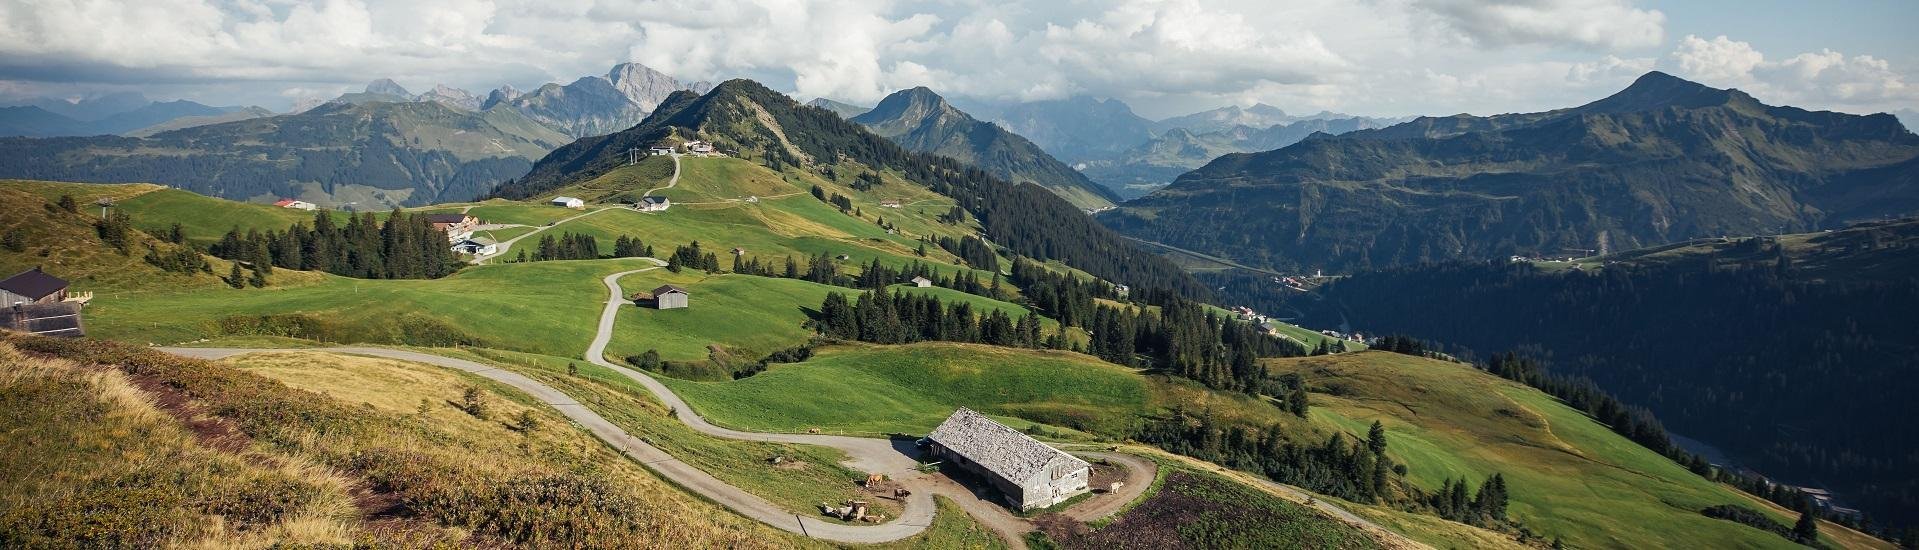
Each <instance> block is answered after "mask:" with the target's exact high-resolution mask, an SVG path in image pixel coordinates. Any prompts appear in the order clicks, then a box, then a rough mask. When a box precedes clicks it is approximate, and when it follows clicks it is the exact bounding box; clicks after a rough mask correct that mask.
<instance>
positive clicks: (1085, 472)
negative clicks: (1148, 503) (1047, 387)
mask: <svg viewBox="0 0 1919 550" xmlns="http://www.w3.org/2000/svg"><path fill="white" fill-rule="evenodd" d="M926 439H927V446H928V447H929V449H928V453H929V454H930V455H932V457H933V458H934V459H936V460H943V461H946V462H948V463H951V464H952V465H954V466H956V467H958V468H960V469H962V470H965V471H967V472H970V473H972V474H975V475H978V476H980V477H981V478H984V479H985V480H986V481H987V483H988V484H990V485H992V487H993V489H995V490H997V491H999V492H1000V494H1001V495H1003V496H1004V497H1005V498H1006V502H1007V504H1009V505H1011V506H1012V507H1014V508H1018V509H1020V510H1031V509H1033V508H1044V507H1047V506H1052V505H1054V504H1059V503H1060V502H1064V501H1065V500H1066V499H1069V498H1072V497H1074V496H1076V495H1079V494H1080V493H1084V492H1086V491H1087V489H1088V487H1087V481H1088V480H1089V479H1090V478H1091V476H1092V465H1091V464H1087V463H1086V461H1084V460H1080V459H1079V458H1076V457H1074V456H1073V455H1069V454H1066V453H1065V452H1062V451H1060V450H1059V449H1055V448H1053V447H1051V446H1048V445H1047V444H1045V443H1041V442H1040V441H1039V440H1037V439H1033V438H1032V437H1029V436H1027V435H1026V434H1023V433H1020V432H1019V430H1015V429H1012V428H1010V427H1007V426H1006V425H1005V424H1001V423H999V422H995V421H993V419H991V418H987V417H986V415H983V414H980V413H977V412H973V410H972V409H968V408H965V407H960V409H959V410H957V411H953V415H952V416H948V417H946V421H945V422H941V423H940V425H939V427H938V428H934V429H933V433H932V435H928V436H926Z"/></svg>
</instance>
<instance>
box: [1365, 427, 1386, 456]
mask: <svg viewBox="0 0 1919 550" xmlns="http://www.w3.org/2000/svg"><path fill="white" fill-rule="evenodd" d="M1366 448H1367V449H1370V450H1372V451H1373V454H1374V455H1377V456H1385V455H1386V426H1385V425H1384V424H1380V423H1379V421H1378V420H1374V421H1373V427H1371V428H1368V429H1367V430H1366Z"/></svg>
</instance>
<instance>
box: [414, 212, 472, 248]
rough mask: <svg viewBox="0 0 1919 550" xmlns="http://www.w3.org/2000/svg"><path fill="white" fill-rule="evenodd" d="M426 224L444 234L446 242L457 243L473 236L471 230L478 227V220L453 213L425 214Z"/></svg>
mask: <svg viewBox="0 0 1919 550" xmlns="http://www.w3.org/2000/svg"><path fill="white" fill-rule="evenodd" d="M426 222H427V223H430V224H433V228H434V229H436V230H440V231H445V232H446V240H447V242H451V243H457V242H460V241H463V240H466V239H467V237H471V236H473V229H474V228H475V227H478V226H479V225H480V219H479V218H475V217H473V216H470V215H467V214H462V213H459V212H453V213H448V214H427V215H426Z"/></svg>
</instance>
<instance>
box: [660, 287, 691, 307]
mask: <svg viewBox="0 0 1919 550" xmlns="http://www.w3.org/2000/svg"><path fill="white" fill-rule="evenodd" d="M687 296H690V295H689V294H687V292H686V289H684V288H680V287H679V286H677V285H660V287H659V288H656V289H653V309H680V308H684V307H686V298H687Z"/></svg>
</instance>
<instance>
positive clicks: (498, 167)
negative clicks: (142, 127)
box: [0, 93, 567, 208]
mask: <svg viewBox="0 0 1919 550" xmlns="http://www.w3.org/2000/svg"><path fill="white" fill-rule="evenodd" d="M365 95H369V96H372V95H385V94H376V93H368V94H365ZM396 97H397V96H396ZM566 141H567V136H566V135H564V134H561V133H559V132H557V131H555V130H553V129H551V128H548V127H546V126H544V125H541V124H540V123H538V122H536V121H534V120H532V119H530V118H527V117H526V116H525V115H521V114H520V113H519V112H518V111H515V110H512V109H493V110H488V111H481V112H476V111H463V110H458V109H454V108H451V107H448V106H446V105H443V104H441V103H438V102H431V101H427V102H381V101H365V102H359V103H354V102H344V101H343V102H334V103H329V104H326V105H322V106H319V107H316V108H313V109H311V110H308V111H306V112H303V113H299V114H291V115H279V116H271V117H260V118H252V119H248V120H240V121H233V122H224V123H218V124H209V125H202V126H195V127H190V128H183V129H178V130H169V131H164V132H158V133H155V134H153V135H151V136H149V137H144V138H132V137H119V136H93V137H60V138H42V139H34V138H0V174H4V176H5V177H18V178H38V179H59V180H67V181H87V182H153V183H160V184H165V185H171V186H175V187H179V188H183V189H187V190H190V191H194V192H197V193H201V194H206V195H213V196H220V197H227V198H233V199H238V200H249V199H250V200H263V201H270V200H272V199H273V198H276V197H297V198H302V199H306V200H309V201H312V202H316V203H319V204H323V205H329V206H342V205H355V206H358V207H360V208H386V207H389V206H395V205H411V204H424V203H428V202H436V201H447V200H464V199H467V198H471V197H473V196H475V195H479V194H481V193H483V192H485V191H486V190H487V189H489V188H491V187H492V186H493V185H494V184H495V183H497V182H499V181H502V180H506V179H510V178H513V177H516V176H519V175H520V174H523V173H525V172H526V170H527V168H529V167H531V166H532V164H533V161H535V160H538V159H539V158H540V157H541V156H543V155H545V154H546V152H547V151H549V150H551V149H553V148H554V147H558V146H560V145H562V144H564V143H566Z"/></svg>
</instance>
